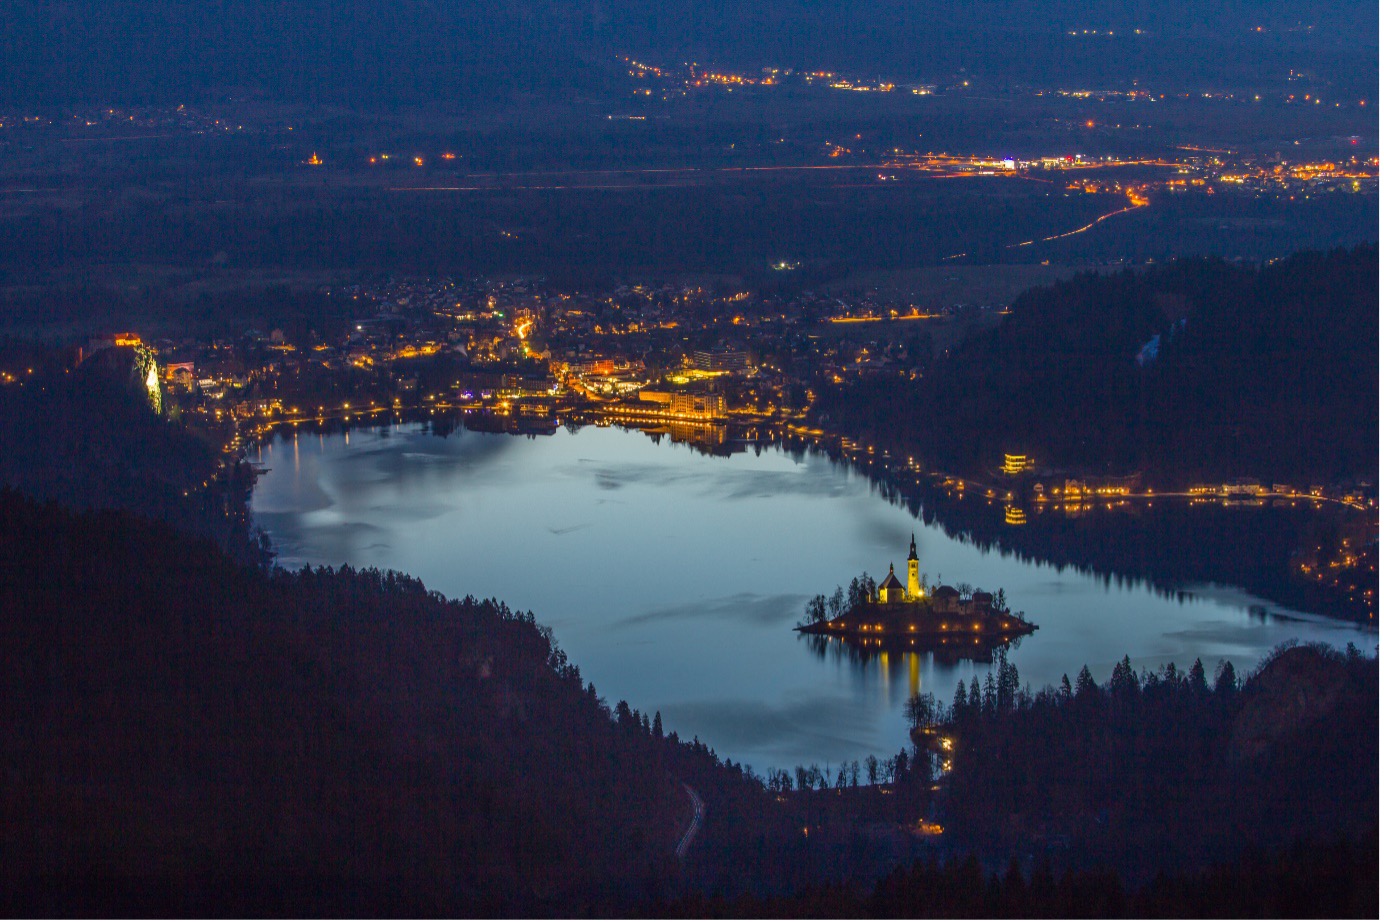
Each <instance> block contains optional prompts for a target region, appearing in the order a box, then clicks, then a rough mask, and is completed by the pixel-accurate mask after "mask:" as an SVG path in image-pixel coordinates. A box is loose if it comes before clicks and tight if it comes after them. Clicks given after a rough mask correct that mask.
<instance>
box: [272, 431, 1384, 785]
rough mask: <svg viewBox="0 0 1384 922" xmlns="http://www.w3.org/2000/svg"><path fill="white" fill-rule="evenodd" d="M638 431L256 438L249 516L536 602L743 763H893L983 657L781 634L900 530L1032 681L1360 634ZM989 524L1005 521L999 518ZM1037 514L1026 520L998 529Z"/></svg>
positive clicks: (745, 455)
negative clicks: (1020, 631)
mask: <svg viewBox="0 0 1384 922" xmlns="http://www.w3.org/2000/svg"><path fill="white" fill-rule="evenodd" d="M653 435H654V436H657V441H655V440H654V439H653V438H650V437H646V436H645V435H641V434H637V433H633V432H629V431H625V430H621V429H619V428H617V427H597V426H584V427H582V426H562V427H558V428H557V430H556V431H555V432H553V433H552V434H551V435H543V436H541V437H534V438H517V437H515V436H513V435H506V434H498V433H485V432H477V431H473V430H469V429H467V428H466V427H465V426H464V425H461V424H460V423H458V422H455V421H452V422H444V421H443V420H440V419H439V420H438V421H436V422H435V423H434V424H433V425H431V426H420V425H402V426H397V427H386V428H383V429H366V428H361V429H356V430H354V431H353V432H352V433H350V438H349V444H348V440H347V434H346V433H344V432H319V433H318V434H317V437H315V438H313V437H311V436H309V435H307V434H306V433H301V434H299V436H298V437H297V438H294V437H293V436H292V435H291V434H288V435H285V436H284V437H281V438H276V439H274V440H272V441H270V442H268V443H266V444H265V445H264V446H263V447H262V449H261V451H262V454H261V455H260V458H261V461H262V463H263V464H264V465H265V466H266V467H268V468H269V472H268V473H267V474H266V475H265V476H264V477H262V478H261V479H260V481H259V483H258V485H257V487H256V490H255V495H254V498H253V509H254V514H255V517H256V520H257V522H258V523H259V524H261V525H262V526H264V527H265V528H266V529H267V530H268V531H269V533H270V535H271V537H272V538H273V540H274V544H275V547H276V549H277V550H278V551H279V553H280V555H281V557H280V560H281V562H282V563H283V564H284V565H285V566H289V567H297V566H301V565H303V564H304V563H311V564H328V565H334V566H335V565H340V564H342V563H343V562H346V563H350V564H352V565H355V566H371V567H379V568H382V569H388V568H393V569H398V570H402V571H404V572H408V573H410V574H412V575H414V576H417V577H418V578H420V579H422V580H423V581H424V582H425V583H426V584H427V585H428V587H429V588H430V589H434V590H437V591H439V592H442V593H444V594H446V595H450V596H464V595H475V596H478V597H490V596H493V597H496V598H500V599H503V600H505V601H506V602H507V603H508V604H510V605H511V607H514V608H518V609H520V610H532V611H533V612H534V613H535V615H536V617H537V618H538V620H539V621H541V622H543V623H545V624H547V625H549V626H551V627H552V628H553V629H554V631H555V632H556V635H557V640H558V642H559V643H560V644H561V645H562V646H563V648H564V649H565V650H566V651H567V653H568V654H569V655H570V657H571V658H572V660H573V662H575V663H577V664H578V665H579V666H580V668H581V672H582V676H583V678H584V679H588V680H590V681H592V682H594V683H595V684H596V687H597V689H598V690H599V691H600V693H601V694H602V695H603V696H605V698H606V699H607V700H608V701H610V702H612V703H614V702H616V701H619V700H620V699H625V700H627V701H629V702H630V703H631V704H632V705H633V706H635V707H638V708H639V709H640V710H642V711H646V712H648V713H651V714H652V713H654V712H655V711H661V712H662V714H663V719H664V723H665V726H667V727H668V728H669V729H676V730H677V732H678V733H679V735H681V736H684V737H688V738H690V737H693V736H697V737H699V738H700V739H702V740H703V741H705V742H707V743H709V744H710V745H711V746H713V747H714V748H715V749H716V750H717V752H718V754H719V755H721V756H728V757H730V758H732V759H735V760H736V761H740V762H743V763H749V764H752V765H755V766H756V767H758V768H760V769H764V768H766V767H768V766H770V765H777V766H781V767H791V766H792V765H794V764H797V763H803V764H806V763H809V762H818V763H821V762H824V761H828V760H830V761H832V762H833V763H834V762H839V761H840V760H842V759H852V758H863V757H864V756H865V755H867V754H869V753H871V752H873V753H875V754H877V755H879V754H888V753H895V752H897V751H898V749H899V747H900V746H901V745H904V744H905V743H906V741H907V725H906V722H905V718H904V714H903V703H904V701H905V700H906V699H907V697H908V696H909V694H911V693H913V692H914V691H917V690H923V691H931V692H932V693H933V694H935V695H937V696H939V697H941V698H943V699H944V700H950V698H951V695H952V693H953V692H954V690H955V687H956V683H957V680H958V679H962V680H965V681H966V682H967V683H969V682H970V680H971V678H972V677H973V676H975V675H977V674H980V675H983V674H984V672H985V671H987V670H988V668H989V662H990V658H991V657H992V656H993V655H994V653H995V650H994V649H990V650H985V651H979V650H975V649H969V650H960V649H957V650H955V651H953V650H951V649H947V650H935V649H934V650H926V651H924V650H921V649H919V650H918V651H916V652H915V651H913V650H894V649H890V650H884V649H882V648H881V649H879V650H878V651H876V652H870V651H867V650H861V649H855V648H851V647H849V646H848V645H846V644H844V643H841V642H838V643H836V644H835V646H832V645H830V644H829V643H824V642H823V640H824V639H822V638H800V636H799V635H798V634H796V633H795V632H794V631H793V629H792V628H793V625H794V623H795V622H796V621H797V619H798V618H800V617H801V616H802V614H803V605H804V603H805V602H806V601H807V599H808V597H810V596H811V595H814V594H816V593H819V592H830V591H831V590H832V588H833V587H834V586H836V585H837V584H839V583H844V582H848V581H849V580H850V578H851V577H852V576H853V575H855V574H858V573H860V572H861V571H862V570H868V571H870V572H871V573H872V574H874V575H875V576H876V578H879V577H882V576H883V575H884V573H883V571H884V570H885V568H886V567H887V565H888V563H889V561H890V560H891V559H892V560H896V561H897V560H901V559H903V556H904V554H906V552H907V549H908V538H909V534H910V532H912V531H914V530H915V529H916V531H917V537H918V553H919V556H920V558H921V559H922V569H923V570H924V571H926V572H927V573H928V574H929V579H930V580H934V581H945V582H949V583H952V584H956V583H959V582H963V581H964V582H968V583H971V584H975V585H983V586H985V587H987V588H1003V589H1004V590H1005V593H1006V596H1007V598H1008V601H1009V604H1010V605H1011V606H1012V607H1014V608H1015V609H1022V610H1024V611H1025V612H1026V613H1027V614H1028V616H1029V618H1030V620H1032V621H1033V622H1035V623H1037V624H1038V625H1040V630H1039V632H1038V633H1037V634H1035V635H1033V636H1032V637H1030V638H1028V639H1027V640H1026V641H1025V642H1024V643H1023V645H1022V648H1020V646H1019V645H1018V644H1011V645H1010V647H1009V654H1008V655H1009V657H1010V660H1011V662H1013V663H1015V665H1016V666H1017V667H1018V669H1019V671H1020V676H1021V678H1022V680H1023V681H1024V682H1027V683H1031V684H1032V685H1033V687H1034V688H1040V687H1042V686H1043V685H1044V684H1049V683H1054V684H1055V683H1056V682H1058V681H1059V680H1060V678H1061V676H1062V674H1063V673H1067V674H1069V675H1075V674H1076V672H1077V671H1078V670H1080V669H1081V667H1082V665H1089V666H1090V668H1091V671H1092V672H1093V673H1094V674H1095V675H1096V676H1097V678H1098V679H1101V680H1104V679H1105V678H1106V677H1108V676H1109V675H1110V671H1111V670H1112V669H1113V667H1114V664H1115V663H1116V662H1117V661H1118V660H1120V659H1121V658H1122V657H1124V656H1125V655H1126V654H1129V655H1130V656H1131V659H1132V661H1133V663H1134V666H1135V668H1136V669H1143V668H1150V669H1153V668H1157V667H1159V666H1161V665H1164V664H1166V663H1167V662H1168V661H1169V660H1174V661H1176V662H1177V663H1178V664H1179V665H1180V666H1181V668H1183V669H1184V670H1185V669H1186V668H1187V667H1188V666H1190V664H1191V661H1192V659H1193V658H1195V657H1201V658H1202V660H1203V662H1205V663H1207V664H1208V666H1213V665H1214V664H1215V663H1216V661H1217V660H1219V659H1222V658H1224V659H1229V660H1231V661H1232V662H1233V663H1234V665H1235V668H1236V669H1237V670H1238V671H1243V670H1244V669H1249V668H1252V667H1253V666H1254V664H1255V663H1256V662H1257V661H1258V660H1259V658H1260V657H1262V656H1263V655H1264V653H1266V652H1267V651H1268V650H1269V649H1271V648H1272V647H1273V646H1275V645H1276V644H1278V643H1280V642H1282V641H1284V640H1286V639H1288V638H1290V637H1298V638H1300V639H1301V640H1303V641H1304V642H1310V641H1313V640H1322V641H1325V642H1328V643H1333V644H1335V645H1337V646H1344V645H1345V642H1346V641H1347V640H1355V642H1356V643H1357V645H1358V646H1361V647H1367V648H1372V647H1373V645H1374V643H1375V641H1374V640H1373V639H1372V637H1373V635H1371V637H1370V638H1369V639H1362V638H1361V636H1360V633H1361V632H1360V631H1359V630H1358V629H1357V628H1356V627H1354V626H1350V625H1340V624H1332V623H1329V622H1325V621H1323V620H1321V619H1313V618H1311V617H1305V618H1304V620H1302V621H1295V622H1283V621H1279V620H1276V619H1275V618H1273V617H1264V618H1262V619H1261V618H1259V617H1257V616H1251V614H1250V613H1249V611H1248V608H1249V606H1250V605H1253V604H1264V603H1263V602H1262V600H1259V599H1254V598H1252V597H1248V596H1246V595H1244V594H1243V593H1242V592H1238V591H1234V590H1226V591H1219V590H1218V591H1215V592H1211V591H1210V587H1208V586H1205V585H1204V584H1205V583H1206V582H1207V581H1205V580H1194V581H1193V584H1192V585H1190V586H1187V584H1182V585H1183V587H1185V588H1188V589H1189V593H1190V594H1188V595H1187V596H1186V597H1185V598H1183V599H1182V600H1180V601H1179V600H1177V599H1175V598H1173V597H1172V596H1170V595H1166V594H1159V593H1158V592H1155V591H1153V590H1152V589H1151V588H1150V586H1149V585H1148V584H1147V583H1144V582H1142V581H1139V580H1135V579H1124V580H1121V579H1119V578H1115V579H1106V578H1097V577H1095V576H1093V575H1091V574H1090V573H1087V572H1082V571H1081V570H1079V569H1077V568H1073V567H1065V568H1064V567H1054V566H1050V565H1045V564H1042V563H1038V562H1036V561H1035V560H1034V559H1033V558H1032V557H1030V556H1026V555H1025V554H1022V553H1015V552H1014V550H1013V549H1012V548H1008V547H1005V546H1002V545H1001V546H995V545H989V546H986V545H985V544H984V542H981V543H977V542H976V541H974V540H972V539H971V537H969V536H965V535H953V534H950V533H949V531H950V529H951V526H948V525H945V524H943V523H942V522H940V521H939V520H937V519H936V517H935V516H933V518H932V521H931V522H930V523H927V524H920V522H919V521H918V519H917V518H916V517H915V515H914V514H913V513H912V512H911V511H910V506H909V505H907V504H891V503H890V502H888V501H887V500H888V495H887V494H888V491H887V490H882V489H881V488H880V486H879V485H878V484H877V483H874V482H872V481H871V480H869V479H868V478H866V477H863V476H861V475H859V474H858V473H857V472H854V471H852V470H849V469H847V468H845V467H842V466H841V465H839V464H836V463H833V462H832V461H831V460H830V459H828V458H826V457H823V456H821V455H813V454H811V453H808V452H790V451H784V450H780V449H776V448H773V447H769V446H764V445H759V446H751V447H754V448H756V449H757V451H729V452H728V454H725V455H716V456H709V455H706V454H703V453H701V452H700V451H698V450H696V449H693V448H691V446H690V445H689V444H688V443H686V442H679V441H675V437H676V436H677V435H678V434H677V433H674V432H672V431H668V432H664V433H657V432H656V433H653ZM439 436H445V437H439ZM724 444H725V446H727V449H729V448H732V447H735V446H737V445H744V443H743V442H739V443H738V442H737V441H736V439H735V438H734V437H732V436H728V437H727V440H726V442H725V443H724ZM896 497H897V494H896ZM982 508H983V506H982ZM1265 511H1267V510H1250V511H1249V512H1248V514H1251V515H1253V514H1258V513H1260V512H1265ZM990 514H991V515H992V516H993V518H994V520H995V526H994V527H995V528H996V529H1000V530H1002V529H1004V528H1005V527H1006V526H1004V524H1003V511H1002V509H998V508H997V509H993V510H990ZM1222 514H1226V511H1222ZM1234 514H1237V515H1238V514H1241V513H1240V512H1239V511H1235V512H1234ZM1099 518H1101V517H1100V516H1095V517H1092V520H1094V519H1099ZM1126 521H1127V520H1126ZM1035 527H1036V526H1035V525H1034V524H1033V517H1032V516H1031V517H1030V524H1029V525H1025V526H1023V527H1022V528H1014V527H1009V533H1010V534H1014V533H1018V532H1023V533H1026V534H1027V533H1030V532H1033V531H1034V529H1035ZM977 533H979V526H977ZM1139 533H1140V532H1139V529H1138V528H1135V529H1133V530H1130V529H1126V530H1125V531H1124V532H1118V531H1117V532H1116V533H1115V536H1114V537H1115V539H1116V540H1121V541H1128V539H1129V537H1130V535H1131V534H1133V535H1136V536H1137V535H1139ZM1130 553H1133V552H1130ZM1174 588H1177V587H1174ZM1275 607H1276V608H1278V606H1275ZM814 640H816V641H817V642H818V643H820V644H821V648H820V649H818V648H814V647H813V645H812V644H813V641H814ZM804 643H806V644H808V647H807V648H804V647H803V646H802V645H803V644H804ZM973 646H974V645H973Z"/></svg>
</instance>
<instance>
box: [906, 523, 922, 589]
mask: <svg viewBox="0 0 1384 922" xmlns="http://www.w3.org/2000/svg"><path fill="white" fill-rule="evenodd" d="M908 597H909V598H910V599H920V598H922V597H923V588H922V587H921V586H919V585H918V539H917V537H916V536H913V535H910V536H909V539H908Z"/></svg>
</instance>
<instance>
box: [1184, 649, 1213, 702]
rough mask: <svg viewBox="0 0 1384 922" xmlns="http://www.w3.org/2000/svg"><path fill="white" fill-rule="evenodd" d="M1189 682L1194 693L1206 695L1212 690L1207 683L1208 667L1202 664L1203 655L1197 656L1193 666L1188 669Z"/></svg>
mask: <svg viewBox="0 0 1384 922" xmlns="http://www.w3.org/2000/svg"><path fill="white" fill-rule="evenodd" d="M1187 684H1188V685H1189V686H1191V689H1192V692H1193V693H1194V694H1198V695H1205V694H1207V693H1208V692H1210V691H1211V689H1210V687H1209V686H1208V685H1207V684H1206V667H1205V666H1203V665H1202V664H1201V657H1197V659H1196V662H1194V663H1192V668H1191V669H1189V670H1187Z"/></svg>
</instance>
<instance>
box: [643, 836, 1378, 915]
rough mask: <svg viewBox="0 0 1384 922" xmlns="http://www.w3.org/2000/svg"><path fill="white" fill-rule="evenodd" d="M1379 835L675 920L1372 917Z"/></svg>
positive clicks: (823, 893)
mask: <svg viewBox="0 0 1384 922" xmlns="http://www.w3.org/2000/svg"><path fill="white" fill-rule="evenodd" d="M1378 870H1379V843H1378V840H1377V838H1376V837H1374V836H1366V837H1362V838H1360V839H1358V840H1354V841H1352V840H1341V841H1338V842H1335V843H1332V844H1331V845H1328V846H1324V847H1321V846H1306V845H1297V846H1294V847H1292V848H1290V849H1287V850H1285V851H1282V852H1279V853H1266V852H1264V851H1262V850H1255V851H1253V852H1250V853H1247V854H1246V855H1244V856H1242V857H1241V858H1240V859H1239V860H1238V861H1235V862H1229V863H1223V864H1217V865H1216V866H1214V867H1212V868H1209V869H1206V870H1203V871H1198V872H1196V873H1189V874H1172V875H1160V876H1159V877H1158V878H1156V879H1155V880H1152V881H1150V882H1148V883H1146V884H1144V885H1142V886H1139V887H1129V886H1126V885H1125V884H1124V883H1122V882H1121V881H1120V878H1119V876H1118V875H1116V874H1114V873H1111V872H1109V871H1075V872H1074V871H1063V872H1061V873H1060V874H1059V873H1056V872H1054V870H1053V867H1052V865H1051V864H1050V863H1048V862H1046V861H1042V862H1040V863H1039V864H1038V866H1037V867H1036V868H1035V869H1034V870H1033V871H1032V873H1030V874H1029V875H1027V876H1025V875H1024V874H1023V873H1022V872H1021V871H1020V869H1019V866H1018V864H1017V862H1015V863H1011V864H1010V865H1009V868H1008V870H1006V871H1005V872H1004V873H1003V874H998V873H990V874H987V873H986V872H985V871H984V869H983V868H982V867H981V866H980V863H979V862H977V861H976V860H975V859H974V858H970V859H966V860H962V861H949V862H946V863H939V862H937V860H936V859H935V858H934V859H930V860H927V861H919V862H916V863H915V864H913V865H911V866H910V867H907V868H900V869H899V870H897V871H895V872H893V873H891V874H890V875H888V876H887V877H886V878H884V879H883V880H881V881H880V882H879V883H878V884H877V885H876V886H875V887H874V889H873V890H862V889H861V888H859V887H850V886H841V885H838V884H829V885H823V886H816V887H812V888H809V889H807V890H804V891H802V892H801V893H799V894H797V895H795V896H793V897H791V898H787V899H769V900H764V899H756V898H753V897H742V898H740V899H737V900H725V899H715V898H713V899H706V898H702V897H694V898H689V899H686V900H681V901H678V902H676V903H674V904H673V905H672V906H671V907H669V909H668V914H669V915H671V916H673V917H674V918H751V919H763V918H769V919H801V918H829V919H860V918H864V919H1006V918H1017V919H1112V918H1135V919H1218V918H1252V919H1283V918H1290V919H1291V918H1355V919H1368V918H1373V917H1374V916H1375V915H1376V913H1377V912H1378V901H1379V878H1378Z"/></svg>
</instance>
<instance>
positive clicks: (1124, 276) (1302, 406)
mask: <svg viewBox="0 0 1384 922" xmlns="http://www.w3.org/2000/svg"><path fill="white" fill-rule="evenodd" d="M1378 265H1379V250H1378V247H1377V246H1373V245H1371V246H1362V247H1359V248H1357V249H1355V250H1352V251H1349V252H1344V251H1337V252H1332V253H1329V254H1322V253H1302V254H1298V255H1296V256H1293V257H1290V258H1288V259H1285V260H1282V261H1279V262H1275V263H1274V264H1272V265H1269V266H1265V267H1263V268H1260V269H1244V268H1239V267H1236V266H1232V265H1230V264H1227V263H1224V262H1220V261H1216V260H1178V261H1176V262H1174V263H1171V264H1168V265H1165V266H1159V267H1157V268H1154V269H1150V270H1147V271H1141V272H1133V271H1130V272H1124V273H1120V274H1118V275H1113V276H1105V277H1101V276H1096V275H1084V276H1079V277H1077V278H1075V279H1073V280H1071V281H1067V282H1061V283H1059V284H1056V285H1053V286H1051V287H1048V288H1041V289H1035V290H1032V291H1029V292H1027V293H1025V294H1023V295H1021V296H1020V297H1019V298H1018V299H1017V300H1016V301H1015V303H1014V306H1013V314H1012V315H1011V316H1009V317H1007V318H1006V319H1005V321H1004V322H1003V323H1002V324H1001V325H1000V326H999V327H998V328H997V329H995V330H994V331H992V332H989V333H987V334H985V335H982V336H979V337H977V338H975V339H974V340H971V341H969V342H967V343H965V344H963V345H962V346H961V347H960V348H958V349H957V350H956V351H955V352H953V353H951V354H949V355H946V356H944V357H943V358H942V359H941V360H939V361H938V362H937V363H935V364H934V365H933V367H931V368H929V369H928V371H927V373H926V374H925V375H924V376H923V378H922V379H921V380H919V381H914V382H896V381H894V380H887V381H879V382H872V383H869V384H865V385H860V386H856V387H848V388H845V389H840V390H837V391H835V392H830V393H828V394H827V395H826V396H825V397H824V399H823V400H822V401H821V402H820V403H819V405H818V406H817V408H816V411H817V413H818V414H819V417H820V418H822V419H823V420H824V421H826V422H828V423H829V424H830V425H832V426H834V427H838V428H841V429H844V430H845V431H846V432H849V433H855V434H859V435H863V436H865V437H867V438H869V439H870V440H872V442H873V444H876V445H883V446H884V447H886V448H892V449H895V450H897V451H901V452H903V453H906V454H911V455H921V456H923V457H926V458H928V459H929V461H930V462H931V463H933V464H934V465H935V466H937V467H938V468H940V469H943V470H948V471H954V472H960V473H967V474H971V475H981V476H983V475H984V474H986V473H988V472H991V471H993V470H994V469H995V468H997V467H998V466H999V463H1000V461H1001V460H1002V455H1003V453H1004V452H1024V453H1027V454H1029V455H1032V456H1035V457H1036V458H1037V461H1038V465H1039V467H1040V468H1043V467H1048V468H1052V469H1055V470H1058V471H1084V472H1092V473H1110V474H1125V473H1129V472H1132V471H1136V470H1137V471H1142V472H1143V473H1144V474H1145V477H1146V479H1147V480H1149V481H1151V482H1153V483H1157V484H1165V485H1172V486H1185V485H1186V484H1188V483H1190V482H1193V481H1197V480H1214V479H1218V478H1224V477H1235V476H1253V477H1258V478H1262V479H1264V480H1266V481H1268V480H1274V479H1276V480H1284V481H1288V482H1292V483H1299V484H1301V483H1304V482H1305V481H1309V480H1311V481H1315V482H1322V481H1328V482H1329V481H1332V480H1335V479H1337V478H1365V479H1368V480H1370V481H1373V480H1375V479H1376V475H1377V449H1378V432H1379V418H1378V409H1377V408H1378V400H1379V375H1378V355H1379V313H1378V312H1379V295H1378Z"/></svg>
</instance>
